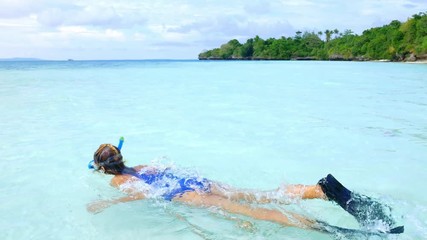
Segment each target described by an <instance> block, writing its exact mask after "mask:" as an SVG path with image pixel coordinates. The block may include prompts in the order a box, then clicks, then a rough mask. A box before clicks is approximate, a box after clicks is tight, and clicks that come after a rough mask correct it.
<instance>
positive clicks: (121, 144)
mask: <svg viewBox="0 0 427 240" xmlns="http://www.w3.org/2000/svg"><path fill="white" fill-rule="evenodd" d="M124 141H125V138H124V137H120V140H119V145H118V146H117V148H118V149H119V150H120V151H121V150H122V147H123V142H124ZM93 163H94V160H91V161H90V162H89V163H88V164H87V168H88V169H95V167H94V166H93Z"/></svg>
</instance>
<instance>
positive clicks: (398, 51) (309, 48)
mask: <svg viewBox="0 0 427 240" xmlns="http://www.w3.org/2000/svg"><path fill="white" fill-rule="evenodd" d="M426 58H427V12H424V13H419V14H415V15H413V16H412V17H411V18H409V19H408V20H407V21H406V22H400V21H398V20H394V21H392V22H391V23H390V24H388V25H384V26H382V27H376V28H371V29H369V30H365V31H363V33H362V35H357V34H354V33H353V32H352V31H351V30H345V31H344V32H340V31H338V30H337V29H335V30H325V31H323V32H322V31H319V32H317V33H316V32H304V33H302V32H301V31H298V32H296V35H295V36H294V37H281V38H279V39H275V38H269V39H266V40H264V39H262V38H260V37H259V36H256V37H255V38H250V39H248V40H247V41H246V42H245V43H243V44H242V43H240V42H239V41H238V40H236V39H233V40H231V41H229V42H228V43H226V44H223V45H222V46H221V47H220V48H215V49H212V50H209V51H204V52H202V53H200V54H199V59H202V60H203V59H217V60H218V59H219V60H233V59H235V60H260V59H264V60H290V59H297V60H361V61H363V60H390V61H405V60H408V61H415V60H417V59H426Z"/></svg>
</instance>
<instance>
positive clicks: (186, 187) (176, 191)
mask: <svg viewBox="0 0 427 240" xmlns="http://www.w3.org/2000/svg"><path fill="white" fill-rule="evenodd" d="M122 173H123V174H129V175H132V176H134V177H137V178H139V179H141V180H143V181H144V182H145V183H146V184H148V185H150V186H153V187H156V188H164V189H167V191H166V193H164V194H163V195H162V197H163V198H164V199H165V200H168V201H171V200H172V199H173V198H174V197H176V196H182V195H183V194H184V193H186V192H192V191H200V192H204V193H209V192H210V184H211V183H210V181H209V180H207V179H206V178H197V177H178V176H175V175H174V174H173V173H171V172H170V171H168V169H166V170H165V171H163V172H156V173H144V172H142V173H141V172H136V171H135V170H134V169H132V168H125V169H124V170H123V172H122Z"/></svg>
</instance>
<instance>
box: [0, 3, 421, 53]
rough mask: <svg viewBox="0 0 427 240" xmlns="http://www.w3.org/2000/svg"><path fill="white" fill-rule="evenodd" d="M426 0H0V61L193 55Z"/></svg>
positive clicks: (402, 15)
mask: <svg viewBox="0 0 427 240" xmlns="http://www.w3.org/2000/svg"><path fill="white" fill-rule="evenodd" d="M426 11H427V0H268V1H267V0H90V1H89V0H0V58H13V57H23V58H41V59H47V60H66V59H75V60H97V59H197V56H198V54H199V53H200V52H202V51H203V50H207V49H212V48H215V47H219V46H220V45H221V44H224V43H226V42H228V41H229V40H231V39H238V40H239V41H240V42H241V43H244V42H246V40H247V39H248V38H253V37H255V36H256V35H258V36H260V37H261V38H264V39H266V38H270V37H274V38H278V37H281V36H285V37H293V36H295V32H296V31H302V32H304V31H315V32H318V31H324V30H326V29H338V30H340V31H341V32H344V30H346V29H350V30H352V31H353V32H354V33H356V34H361V33H362V32H363V30H366V29H369V28H372V27H380V26H383V25H385V24H389V23H390V22H391V21H392V20H399V21H402V22H403V21H406V20H407V19H408V18H409V17H411V16H412V15H414V14H416V13H419V12H426Z"/></svg>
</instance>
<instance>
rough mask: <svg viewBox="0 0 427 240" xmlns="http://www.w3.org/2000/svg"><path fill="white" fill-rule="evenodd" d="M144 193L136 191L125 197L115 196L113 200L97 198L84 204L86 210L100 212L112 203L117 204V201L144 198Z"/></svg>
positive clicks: (122, 201) (94, 212)
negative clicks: (97, 199)
mask: <svg viewBox="0 0 427 240" xmlns="http://www.w3.org/2000/svg"><path fill="white" fill-rule="evenodd" d="M144 198H145V195H144V194H142V193H136V194H132V195H129V196H125V197H121V198H117V199H114V200H99V201H96V202H92V203H89V204H88V205H87V206H86V209H87V211H88V212H90V213H93V214H97V213H100V212H102V211H103V210H104V209H106V208H107V207H109V206H111V205H113V204H117V203H124V202H131V201H136V200H141V199H144Z"/></svg>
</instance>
